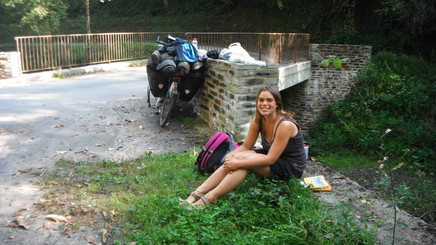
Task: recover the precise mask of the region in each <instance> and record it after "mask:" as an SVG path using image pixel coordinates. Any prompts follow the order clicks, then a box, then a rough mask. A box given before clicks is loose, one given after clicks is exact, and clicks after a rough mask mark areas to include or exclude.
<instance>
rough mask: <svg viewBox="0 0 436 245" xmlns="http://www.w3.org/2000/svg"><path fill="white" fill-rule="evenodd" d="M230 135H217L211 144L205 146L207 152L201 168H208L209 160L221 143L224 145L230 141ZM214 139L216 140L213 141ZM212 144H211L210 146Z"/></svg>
mask: <svg viewBox="0 0 436 245" xmlns="http://www.w3.org/2000/svg"><path fill="white" fill-rule="evenodd" d="M228 137H229V136H228V135H227V134H226V133H215V134H214V135H213V136H212V138H211V140H209V141H211V142H209V141H208V142H207V144H206V145H205V146H204V149H203V150H205V152H206V153H205V157H204V158H203V160H202V161H201V166H202V167H203V168H204V167H205V166H206V163H207V161H209V158H210V157H211V156H212V154H213V152H214V151H215V150H216V148H218V146H219V145H221V143H223V142H224V141H226V140H227V139H228ZM213 138H215V139H214V140H212V139H213ZM209 143H210V144H209Z"/></svg>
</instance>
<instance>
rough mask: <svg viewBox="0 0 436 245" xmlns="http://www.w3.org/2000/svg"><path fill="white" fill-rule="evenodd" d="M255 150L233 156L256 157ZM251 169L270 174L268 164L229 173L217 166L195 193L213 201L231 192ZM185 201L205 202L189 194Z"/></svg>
mask: <svg viewBox="0 0 436 245" xmlns="http://www.w3.org/2000/svg"><path fill="white" fill-rule="evenodd" d="M257 154H258V153H256V152H254V151H246V152H240V153H238V154H236V155H235V156H234V158H235V159H253V158H255V157H257ZM249 170H252V171H254V172H255V173H257V174H258V175H261V176H264V177H269V176H270V168H269V166H263V167H258V168H250V169H238V170H236V171H233V172H231V173H228V172H227V171H225V170H224V168H223V167H220V168H218V169H217V170H216V171H215V172H214V173H213V174H212V175H211V176H210V177H209V178H208V179H207V180H206V181H205V182H204V183H203V184H202V185H200V186H199V187H198V188H197V189H196V190H195V193H196V194H197V195H203V194H204V196H205V198H206V199H207V200H210V201H211V202H214V201H215V200H217V199H218V198H219V197H221V196H223V195H225V194H227V193H229V192H231V191H232V190H234V189H235V188H236V187H237V186H239V185H240V184H241V183H242V182H243V181H244V180H245V178H246V177H247V174H248V171H249ZM186 201H187V202H189V203H193V202H195V204H196V205H203V204H205V203H204V201H203V200H201V199H200V200H197V201H196V200H195V198H194V197H193V196H192V195H190V196H189V197H188V198H187V199H186Z"/></svg>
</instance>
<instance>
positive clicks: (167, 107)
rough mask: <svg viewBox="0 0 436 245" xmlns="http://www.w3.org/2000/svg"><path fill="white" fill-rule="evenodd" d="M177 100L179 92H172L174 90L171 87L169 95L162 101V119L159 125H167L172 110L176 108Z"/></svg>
mask: <svg viewBox="0 0 436 245" xmlns="http://www.w3.org/2000/svg"><path fill="white" fill-rule="evenodd" d="M176 101H177V94H174V93H172V90H171V89H169V90H168V92H167V95H166V96H165V98H164V101H163V102H162V106H161V110H160V120H159V125H160V126H161V127H165V125H166V124H167V122H168V119H169V117H170V114H171V112H172V111H173V109H174V106H175V104H176Z"/></svg>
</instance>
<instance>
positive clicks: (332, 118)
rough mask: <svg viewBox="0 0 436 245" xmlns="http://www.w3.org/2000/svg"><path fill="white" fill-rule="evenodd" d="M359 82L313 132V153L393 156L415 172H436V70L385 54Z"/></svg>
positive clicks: (373, 63)
mask: <svg viewBox="0 0 436 245" xmlns="http://www.w3.org/2000/svg"><path fill="white" fill-rule="evenodd" d="M358 79H359V83H358V84H357V85H356V86H355V88H354V89H353V90H352V92H351V93H350V94H349V95H348V96H347V98H346V99H345V100H344V101H341V102H335V103H332V104H331V105H329V107H328V110H327V113H326V114H325V116H324V118H322V119H321V120H320V121H319V126H318V127H317V128H315V129H314V130H313V135H312V136H313V137H314V138H315V139H316V142H317V145H316V147H314V150H315V151H318V153H320V154H326V153H344V152H347V151H349V152H354V153H359V154H362V155H366V156H368V155H369V156H373V157H374V160H376V159H382V158H384V157H389V158H390V159H392V161H393V162H395V161H398V162H405V163H406V164H407V166H408V167H410V168H412V169H420V170H424V171H426V170H431V171H434V170H436V165H435V163H436V153H435V151H434V150H435V149H436V124H435V121H434V118H435V116H436V106H435V105H436V84H435V80H436V66H435V65H434V64H428V63H425V62H423V61H422V60H420V59H416V58H411V57H408V56H404V55H400V56H399V55H395V54H393V53H387V52H382V53H380V54H378V55H376V56H375V57H373V59H372V61H371V64H370V65H368V66H367V67H366V68H365V69H364V70H362V71H361V72H359V74H358ZM386 154H387V156H386Z"/></svg>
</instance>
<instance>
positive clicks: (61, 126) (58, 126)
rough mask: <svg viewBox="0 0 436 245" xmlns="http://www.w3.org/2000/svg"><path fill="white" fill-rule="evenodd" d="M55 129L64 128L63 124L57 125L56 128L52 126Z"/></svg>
mask: <svg viewBox="0 0 436 245" xmlns="http://www.w3.org/2000/svg"><path fill="white" fill-rule="evenodd" d="M54 127H55V128H63V127H64V125H63V124H59V125H56V126H54Z"/></svg>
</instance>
